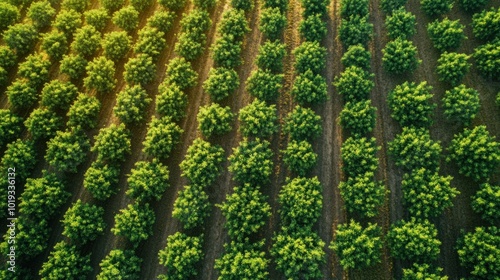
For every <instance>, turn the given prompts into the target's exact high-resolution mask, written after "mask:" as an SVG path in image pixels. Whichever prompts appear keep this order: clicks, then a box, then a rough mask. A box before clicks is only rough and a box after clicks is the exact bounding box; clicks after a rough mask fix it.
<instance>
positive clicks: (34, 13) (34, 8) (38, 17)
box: [26, 0, 56, 29]
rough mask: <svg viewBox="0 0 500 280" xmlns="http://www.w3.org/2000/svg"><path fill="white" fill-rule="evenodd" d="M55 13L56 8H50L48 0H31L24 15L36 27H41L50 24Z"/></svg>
mask: <svg viewBox="0 0 500 280" xmlns="http://www.w3.org/2000/svg"><path fill="white" fill-rule="evenodd" d="M55 14H56V10H55V9H54V8H52V6H51V5H50V3H49V1H47V0H43V1H37V2H33V3H32V4H31V5H30V7H29V8H28V13H27V14H26V15H27V16H28V18H30V19H31V21H32V22H33V24H34V25H35V26H36V27H37V28H38V29H41V28H45V27H47V26H50V22H51V21H52V18H53V17H54V16H55Z"/></svg>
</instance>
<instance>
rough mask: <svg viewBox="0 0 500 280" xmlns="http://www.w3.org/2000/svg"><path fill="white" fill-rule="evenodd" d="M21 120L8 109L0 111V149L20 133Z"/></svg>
mask: <svg viewBox="0 0 500 280" xmlns="http://www.w3.org/2000/svg"><path fill="white" fill-rule="evenodd" d="M22 121H23V119H22V118H21V117H19V116H17V115H16V114H14V113H12V112H11V111H10V110H8V109H0V148H1V147H4V145H5V144H7V143H9V142H10V141H12V140H14V139H15V138H16V137H17V136H18V135H19V132H21V129H22V127H21V125H22Z"/></svg>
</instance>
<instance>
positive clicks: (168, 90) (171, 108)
mask: <svg viewBox="0 0 500 280" xmlns="http://www.w3.org/2000/svg"><path fill="white" fill-rule="evenodd" d="M187 102H188V100H187V95H186V94H185V93H184V92H182V90H181V89H180V88H179V87H178V86H177V85H172V84H165V83H162V84H160V86H159V87H158V95H156V112H158V114H160V115H161V116H169V117H171V118H172V120H174V121H178V120H180V119H182V118H183V117H184V116H185V114H186V113H185V111H186V107H187Z"/></svg>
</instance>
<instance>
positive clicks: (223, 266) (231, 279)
mask: <svg viewBox="0 0 500 280" xmlns="http://www.w3.org/2000/svg"><path fill="white" fill-rule="evenodd" d="M263 241H264V240H262V241H259V242H255V243H252V244H247V243H239V242H235V241H232V242H231V243H226V244H224V251H225V252H224V254H223V255H222V256H221V257H220V258H218V259H216V260H215V269H217V270H218V271H219V273H220V276H219V279H221V280H239V279H254V280H265V279H269V272H268V266H269V259H268V258H266V253H265V252H263V251H262V249H260V248H262V247H263V245H264V242H263Z"/></svg>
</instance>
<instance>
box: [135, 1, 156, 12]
mask: <svg viewBox="0 0 500 280" xmlns="http://www.w3.org/2000/svg"><path fill="white" fill-rule="evenodd" d="M152 3H153V0H130V5H132V7H134V8H135V9H136V10H137V11H139V12H141V11H143V10H145V9H146V8H147V7H149V6H151V4H152Z"/></svg>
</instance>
